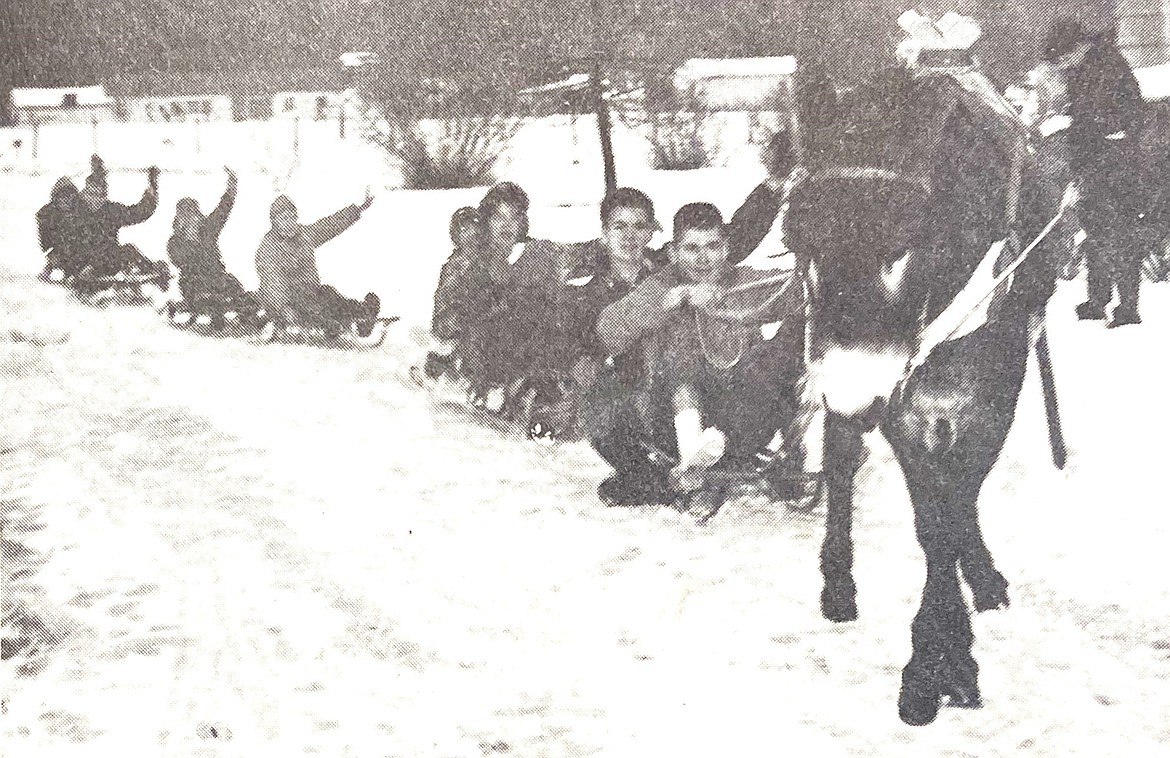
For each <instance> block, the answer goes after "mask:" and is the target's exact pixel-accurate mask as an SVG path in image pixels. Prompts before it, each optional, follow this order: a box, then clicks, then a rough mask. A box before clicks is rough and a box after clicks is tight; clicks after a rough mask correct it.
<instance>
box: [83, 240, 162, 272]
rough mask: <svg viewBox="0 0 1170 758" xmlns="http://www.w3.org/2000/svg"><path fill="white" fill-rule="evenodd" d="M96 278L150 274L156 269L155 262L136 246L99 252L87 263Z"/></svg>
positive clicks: (119, 247) (121, 246) (120, 246)
mask: <svg viewBox="0 0 1170 758" xmlns="http://www.w3.org/2000/svg"><path fill="white" fill-rule="evenodd" d="M87 263H88V265H90V266H91V267H92V268H93V273H94V275H95V276H114V275H116V274H120V273H150V272H153V271H154V270H155V268H156V264H155V262H154V261H152V260H150V259H149V258H147V257H146V256H145V255H143V254H142V251H140V250H139V249H138V248H137V247H135V246H134V245H118V246H117V247H114V248H110V249H108V250H102V251H98V252H97V253H96V254H94V255H93V256H92V257H90V258H89V259H88V261H87Z"/></svg>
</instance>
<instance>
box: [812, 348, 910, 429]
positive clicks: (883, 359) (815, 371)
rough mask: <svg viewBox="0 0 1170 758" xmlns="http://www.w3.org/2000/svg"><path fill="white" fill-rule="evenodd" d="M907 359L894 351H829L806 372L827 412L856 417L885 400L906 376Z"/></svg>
mask: <svg viewBox="0 0 1170 758" xmlns="http://www.w3.org/2000/svg"><path fill="white" fill-rule="evenodd" d="M909 357H910V356H909V354H908V353H907V352H906V351H903V350H898V349H887V350H883V351H877V350H860V349H856V348H848V349H847V348H830V349H829V350H828V351H826V352H825V355H824V357H822V358H821V359H820V360H816V361H813V362H812V365H811V366H810V367H809V371H810V374H811V377H812V381H813V382H815V387H816V391H817V392H818V393H819V394H820V395H821V396H823V397H824V398H825V405H826V406H827V407H828V409H829V410H831V411H833V412H834V413H837V414H840V415H842V416H856V415H858V414H860V413H864V412H865V411H867V410H869V408H870V406H872V405H873V401H874V400H877V399H882V400H885V399H886V398H888V397H889V396H890V394H891V393H893V391H894V387H895V386H896V385H897V384H898V381H899V380H901V379H902V377H903V376H904V375H905V373H906V361H907V359H908V358H909Z"/></svg>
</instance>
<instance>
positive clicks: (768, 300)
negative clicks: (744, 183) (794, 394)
mask: <svg viewBox="0 0 1170 758" xmlns="http://www.w3.org/2000/svg"><path fill="white" fill-rule="evenodd" d="M776 276H777V274H776V272H774V271H758V270H755V269H750V268H745V267H735V268H731V269H729V270H728V272H727V274H726V275H725V277H724V278H723V280H722V281H721V282H720V283H719V285H718V289H719V293H720V294H719V297H717V299H716V300H715V301H714V302H713V303H712V304H709V305H708V306H706V307H704V308H702V309H698V308H696V307H694V306H691V305H682V306H678V307H676V308H672V309H669V310H668V309H667V308H665V307H664V300H665V298H666V294H667V292H669V291H670V290H671V289H673V288H675V287H678V286H682V285H684V284H688V282H687V281H686V280H685V279H683V277H682V276H680V274H679V271H678V268H677V267H676V266H674V265H669V266H667V267H666V268H664V269H662V270H661V271H659V272H657V273H655V274H653V275H651V276H649V277H647V278H646V279H645V280H643V281H642V282H641V283H640V284H638V286H636V287H635V288H634V289H633V290H632V291H631V292H630V293H629V294H628V295H626V296H625V297H623V298H622V299H621V300H618V301H617V302H615V303H613V304H611V305H609V306H607V307H606V308H605V309H604V310H603V311H602V312H601V315H600V317H599V318H598V320H597V334H598V337H599V339H600V341H601V343H602V345H603V346H604V347H605V349H606V351H607V352H608V353H609V354H610V355H627V354H630V353H634V354H638V355H640V357H641V359H642V364H643V370H644V372H645V375H646V376H653V375H654V374H661V373H662V372H663V371H667V372H670V371H675V372H678V373H680V374H686V373H688V372H691V371H693V370H698V368H700V367H702V366H704V365H706V366H708V367H711V368H715V369H717V370H723V369H727V368H731V367H733V366H734V365H735V364H736V363H737V362H738V361H739V359H741V358H742V357H743V356H744V355H746V354H748V353H749V352H750V351H751V350H752V349H753V348H754V347H755V346H757V345H758V344H759V343H760V342H762V341H763V335H762V333H761V330H760V327H761V326H763V325H764V324H768V323H772V322H777V321H785V320H787V321H788V322H789V323H791V322H792V320H793V319H800V318H802V317H803V300H802V298H801V295H800V294H799V290H798V288H796V287H795V286H791V285H789V286H784V285H783V284H781V283H776V284H775V285H773V286H761V287H756V288H748V289H746V290H744V289H743V288H744V287H745V285H751V284H753V283H755V282H760V281H769V280H773V279H774V278H775V277H776ZM793 347H794V349H795V347H796V346H793Z"/></svg>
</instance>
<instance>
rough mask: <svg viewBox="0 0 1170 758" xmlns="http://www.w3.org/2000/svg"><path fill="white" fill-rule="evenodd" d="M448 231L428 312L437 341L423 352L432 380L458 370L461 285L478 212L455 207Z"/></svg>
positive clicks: (471, 261)
mask: <svg viewBox="0 0 1170 758" xmlns="http://www.w3.org/2000/svg"><path fill="white" fill-rule="evenodd" d="M448 232H449V233H450V236H451V245H452V250H451V256H450V257H449V258H447V262H446V263H444V264H443V268H442V270H441V271H440V272H439V284H438V286H437V287H435V304H434V310H433V312H432V315H431V336H432V337H433V338H434V339H435V341H436V342H437V343H438V344H437V345H436V346H435V349H434V350H432V351H430V352H429V353H427V360H426V365H425V367H424V371H425V372H426V375H427V378H429V379H432V380H434V379H438V378H439V377H441V376H443V375H444V374H449V375H450V376H452V377H455V376H457V375H458V373H459V364H460V362H461V360H462V357H461V355H460V354H459V350H458V345H459V341H460V340H461V339H462V338H463V337H464V335H465V334H466V326H465V324H464V317H465V311H466V300H467V297H466V295H465V289H466V287H467V278H468V276H469V272H470V270H471V267H472V266H473V265H474V263H475V256H476V253H477V249H478V240H479V212H478V211H476V209H475V208H472V207H470V206H464V207H462V208H460V209H459V210H457V211H455V212H454V213H453V214H451V221H450V224H449V225H448Z"/></svg>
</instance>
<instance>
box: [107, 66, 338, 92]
mask: <svg viewBox="0 0 1170 758" xmlns="http://www.w3.org/2000/svg"><path fill="white" fill-rule="evenodd" d="M344 76H345V72H344V71H342V70H341V66H334V67H321V68H290V69H272V70H269V69H215V70H193V71H184V72H175V73H164V72H161V71H144V72H136V73H133V74H125V75H121V76H118V77H116V78H115V79H113V80H112V81H111V82H110V90H111V91H112V92H113V93H114V94H116V95H118V96H121V97H189V96H201V95H202V96H207V95H234V96H243V97H246V96H249V95H253V96H263V97H268V96H271V95H273V94H275V93H278V92H331V91H334V90H342V89H344V88H345V84H344Z"/></svg>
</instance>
